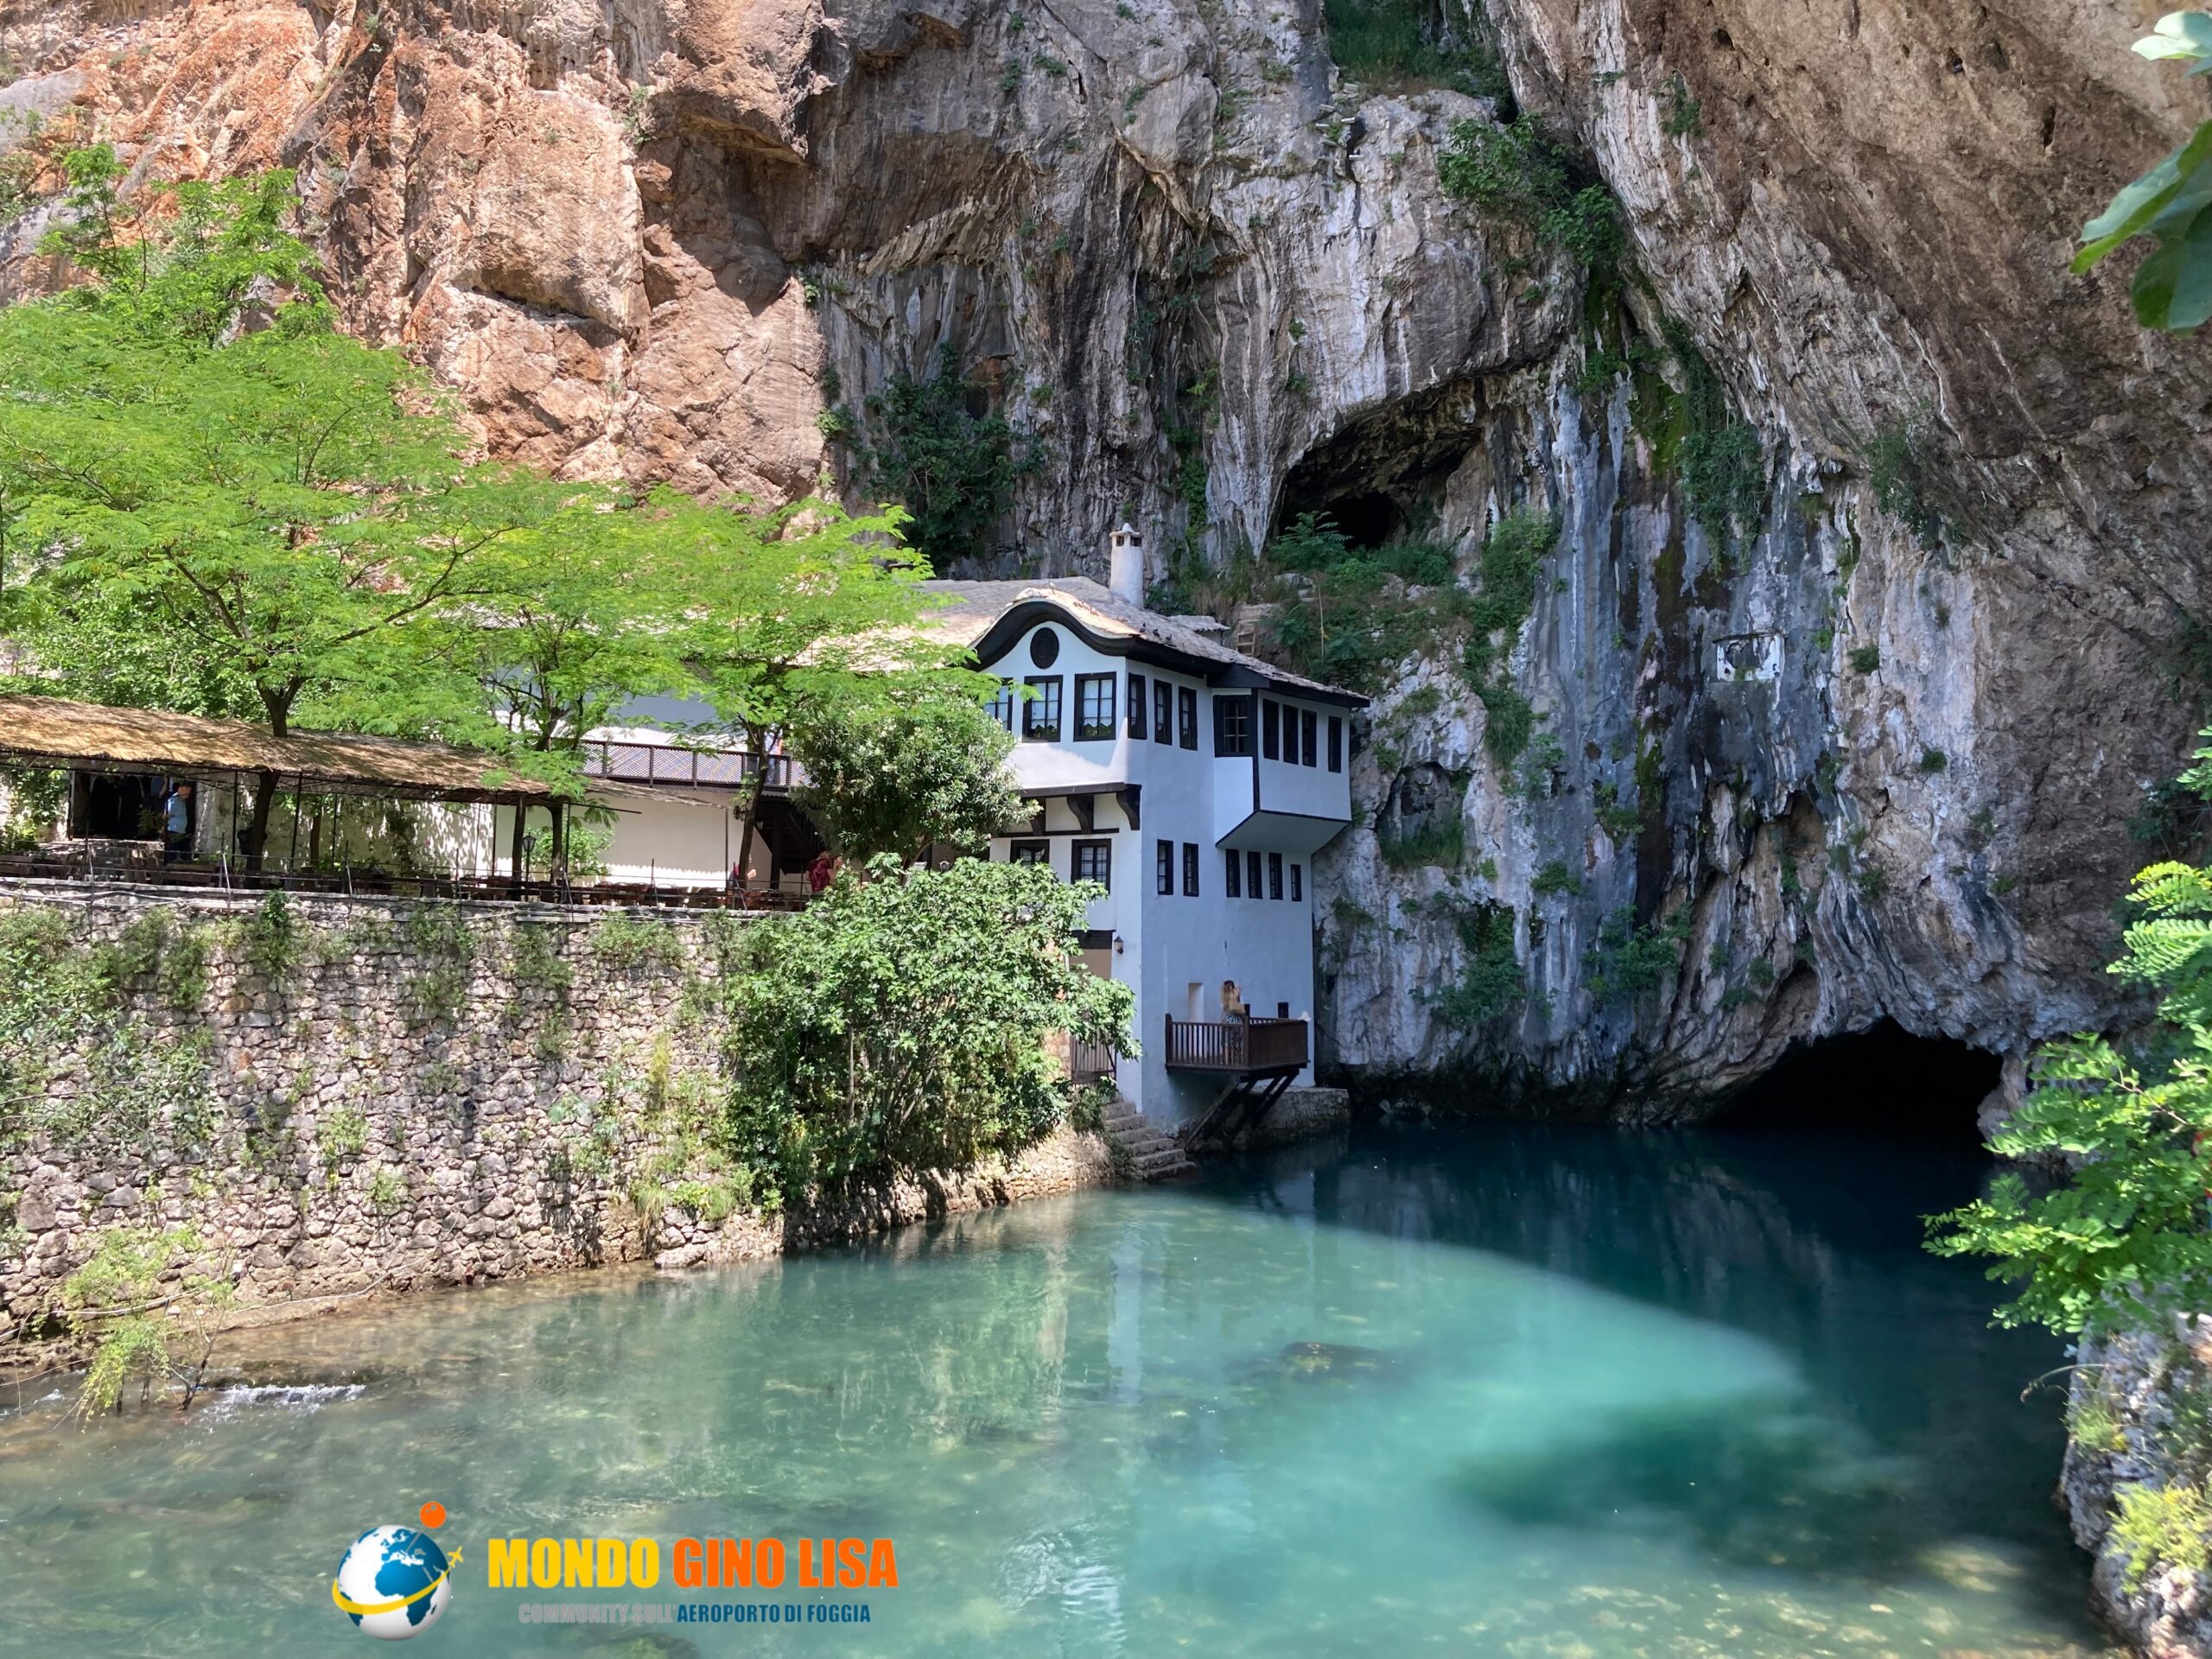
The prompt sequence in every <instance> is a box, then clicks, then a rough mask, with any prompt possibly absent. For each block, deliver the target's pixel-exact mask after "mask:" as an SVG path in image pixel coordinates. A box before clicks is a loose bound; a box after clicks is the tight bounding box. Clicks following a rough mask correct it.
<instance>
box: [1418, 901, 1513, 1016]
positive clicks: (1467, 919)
mask: <svg viewBox="0 0 2212 1659" xmlns="http://www.w3.org/2000/svg"><path fill="white" fill-rule="evenodd" d="M1454 921H1455V925H1456V926H1457V928H1458V931H1459V943H1460V945H1461V947H1462V948H1463V950H1465V958H1466V960H1465V966H1464V967H1462V968H1461V969H1460V972H1459V979H1458V980H1457V981H1455V982H1453V983H1452V984H1450V985H1447V986H1446V987H1445V988H1443V989H1442V990H1440V991H1427V990H1421V991H1416V992H1415V993H1414V995H1415V998H1416V1000H1418V1001H1421V1003H1423V1004H1424V1005H1426V1006H1427V1008H1428V1009H1429V1011H1430V1012H1431V1013H1432V1014H1434V1015H1435V1017H1436V1019H1437V1020H1438V1021H1439V1022H1440V1024H1443V1025H1445V1026H1447V1027H1452V1029H1454V1030H1458V1031H1461V1032H1474V1031H1478V1030H1480V1029H1481V1028H1482V1027H1484V1026H1486V1025H1488V1024H1490V1023H1491V1021H1492V1020H1497V1019H1498V1018H1499V1017H1501V1016H1502V1015H1503V1014H1510V1012H1512V1010H1513V1008H1514V1007H1515V1006H1516V1004H1518V1003H1519V1002H1520V1001H1522V998H1523V997H1525V996H1526V995H1528V985H1527V983H1526V982H1525V981H1524V980H1523V979H1522V974H1521V963H1520V962H1519V960H1518V959H1517V958H1516V957H1515V956H1514V954H1513V931H1514V924H1515V917H1514V913H1513V910H1512V908H1511V906H1507V905H1500V904H1494V903H1491V902H1489V901H1487V900H1478V901H1476V902H1475V903H1473V904H1471V905H1468V906H1465V908H1464V909H1462V910H1460V911H1459V913H1458V914H1457V916H1456V917H1455V918H1454Z"/></svg>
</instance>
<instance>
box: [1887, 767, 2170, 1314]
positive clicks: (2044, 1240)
mask: <svg viewBox="0 0 2212 1659" xmlns="http://www.w3.org/2000/svg"><path fill="white" fill-rule="evenodd" d="M2208 735H2212V734H2208ZM2197 760H2198V761H2199V763H2200V764H2199V765H2198V766H2196V768H2195V769H2194V770H2193V771H2192V772H2190V773H2188V774H2186V781H2187V782H2188V783H2189V785H2190V786H2191V787H2192V788H2194V789H2196V791H2198V792H2199V793H2201V794H2204V795H2207V796H2208V797H2212V748H2206V749H2202V750H2200V751H2199V752H2198V755H2197ZM2129 899H2130V902H2131V903H2132V904H2133V906H2134V910H2135V919H2134V920H2133V923H2131V924H2130V925H2129V926H2128V928H2127V931H2126V935H2125V936H2124V941H2123V948H2122V951H2121V955H2120V960H2119V961H2118V962H2116V963H2113V966H2112V969H2111V971H2112V972H2113V973H2114V974H2116V975H2118V976H2120V978H2122V979H2124V980H2126V981H2128V982H2132V983H2134V984H2137V985H2141V986H2145V987H2149V988H2154V989H2156V990H2157V991H2158V993H2159V1003H2158V1019H2159V1022H2160V1031H2159V1041H2158V1042H2157V1043H2156V1044H2154V1045H2152V1046H2151V1047H2150V1051H2149V1052H2146V1053H2145V1054H2143V1055H2139V1056H2137V1057H2134V1058H2130V1057H2129V1056H2127V1055H2125V1054H2123V1053H2122V1052H2120V1050H2119V1049H2118V1048H2116V1047H2115V1046H2113V1044H2112V1043H2110V1042H2109V1041H2107V1039H2104V1038H2102V1037H2099V1036H2094V1035H2090V1034H2086V1033H2085V1034H2081V1035H2076V1036H2073V1037H2069V1038H2066V1039H2063V1040H2062V1041H2058V1042H2054V1043H2050V1044H2047V1045H2045V1046H2044V1048H2043V1049H2042V1050H2041V1051H2039V1052H2038V1053H2037V1057H2036V1082H2037V1087H2036V1088H2035V1090H2033V1091H2032V1092H2031V1093H2030V1095H2029V1096H2028V1097H2027V1099H2026V1100H2025V1101H2024V1102H2023V1103H2021V1105H2020V1108H2019V1109H2018V1111H2016V1112H2014V1113H2013V1114H2012V1118H2011V1120H2010V1121H2009V1122H2007V1123H2006V1124H2005V1127H2004V1128H2003V1129H2002V1130H2000V1131H1999V1133H1998V1134H1997V1135H1995V1136H1993V1138H1992V1139H1991V1141H1990V1143H1989V1144H1990V1147H1991V1149H1992V1150H1993V1151H1994V1152H1996V1153H1998V1154H1999V1155H2001V1156H2003V1157H2006V1158H2012V1159H2018V1160H2030V1161H2033V1162H2037V1163H2040V1164H2049V1163H2052V1162H2060V1161H2063V1163H2064V1165H2065V1166H2066V1167H2067V1169H2068V1170H2069V1173H2068V1174H2067V1175H2066V1176H2065V1178H2064V1179H2062V1180H2060V1181H2059V1182H2058V1183H2057V1184H2056V1185H2053V1186H2051V1187H2050V1189H2049V1190H2047V1191H2044V1192H2040V1193H2037V1192H2031V1189H2030V1186H2029V1185H2028V1182H2027V1181H2026V1179H2024V1177H2022V1176H2020V1175H2018V1174H2006V1175H2004V1176H2001V1177H1999V1179H1997V1180H1996V1181H1995V1182H1993V1184H1992V1185H1991V1188H1990V1191H1989V1192H1988V1194H1987V1196H1986V1197H1985V1198H1980V1199H1979V1200H1977V1201H1976V1202H1974V1203H1973V1204H1969V1205H1965V1206H1964V1207H1962V1208H1961V1209H1958V1210H1954V1211H1950V1212H1949V1213H1948V1214H1946V1215H1942V1216H1936V1217H1931V1218H1930V1220H1929V1248H1930V1249H1933V1250H1935V1251H1936V1254H1938V1255H1989V1256H1994V1257H1995V1258H1996V1262H1995V1265H1993V1267H1992V1268H1990V1269H1989V1276H1990V1277H1991V1278H1992V1279H1993V1280H1999V1281H2003V1282H2005V1283H2008V1284H2012V1285H2014V1286H2017V1287H2018V1294H2017V1295H2016V1296H2015V1297H2014V1299H2013V1300H2012V1301H2011V1302H2009V1303H2007V1304H2006V1305H2005V1306H2003V1307H2001V1308H1999V1310H1998V1318H1999V1319H2000V1320H2001V1321H2002V1322H2004V1323H2005V1324H2007V1325H2021V1324H2026V1323H2029V1322H2034V1323H2037V1324H2041V1325H2049V1326H2050V1328H2051V1329H2052V1330H2054V1331H2057V1332H2064V1333H2074V1332H2088V1333H2090V1334H2092V1335H2094V1334H2100V1333H2102V1332H2109V1331H2111V1330H2113V1329H2115V1328H2118V1327H2121V1326H2125V1325H2143V1324H2155V1323H2158V1322H2160V1321H2162V1320H2163V1319H2164V1317H2165V1316H2166V1315H2167V1314H2169V1313H2171V1312H2173V1311H2174V1310H2176V1309H2182V1308H2186V1309H2190V1310H2195V1309H2199V1308H2203V1307H2207V1306H2212V1226H2208V1193H2212V1141H2208V1139H2207V1137H2208V1136H2212V868H2197V867H2195V866H2191V865H2187V864H2177V863H2162V864H2153V865H2152V866H2151V867H2150V868H2147V869H2145V870H2143V871H2141V872H2140V873H2139V874H2137V876H2136V878H2135V882H2134V886H2133V888H2132V890H2131V891H2130V893H2129Z"/></svg>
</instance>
